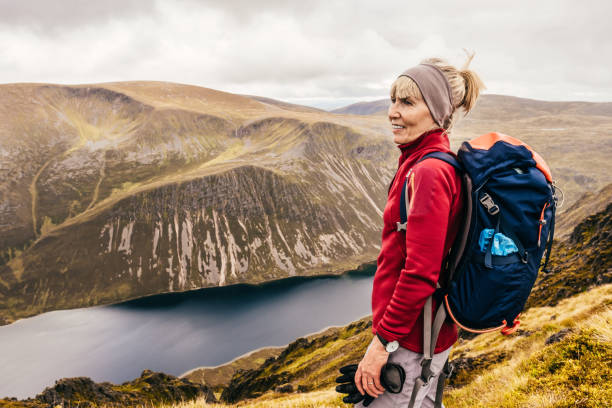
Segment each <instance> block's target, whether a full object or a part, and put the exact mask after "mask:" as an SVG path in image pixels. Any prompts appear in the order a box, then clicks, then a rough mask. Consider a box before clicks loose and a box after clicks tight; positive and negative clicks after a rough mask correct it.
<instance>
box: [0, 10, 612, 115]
mask: <svg viewBox="0 0 612 408" xmlns="http://www.w3.org/2000/svg"><path fill="white" fill-rule="evenodd" d="M611 5H612V2H610V1H606V0H602V1H584V2H578V1H576V0H568V1H565V0H554V1H539V0H538V1H536V0H529V1H522V0H521V1H512V2H508V1H506V2H497V1H490V0H488V1H470V0H464V1H460V2H459V1H450V0H449V1H421V2H414V1H408V0H401V1H384V0H381V1H372V0H363V1H362V0H343V1H334V0H321V1H317V0H313V1H309V0H302V1H290V0H221V1H201V0H174V1H163V0H157V1H155V0H105V1H101V2H93V1H85V0H83V1H80V0H55V1H48V0H38V1H33V0H18V1H17V0H0V83H12V82H46V83H63V84H83V83H97V82H109V81H126V80H160V81H172V82H180V83H187V84H194V85H200V86H205V87H209V88H214V89H219V90H223V91H228V92H235V93H244V94H254V95H261V96H267V97H272V98H277V99H282V100H286V101H291V102H295V103H301V104H304V105H312V106H318V107H323V108H332V107H338V106H342V105H346V104H348V103H352V102H356V101H362V100H374V99H380V98H384V97H387V95H388V88H389V85H390V84H391V82H393V79H394V78H395V77H396V76H397V75H398V74H399V73H400V72H402V71H403V70H404V69H406V68H408V67H410V66H413V65H415V64H418V63H419V62H420V61H421V60H422V59H424V58H427V57H431V56H438V57H442V58H445V59H447V60H448V61H449V62H451V63H453V64H455V65H461V64H462V63H463V61H464V59H465V58H464V56H465V53H464V51H463V48H467V49H469V50H473V51H475V52H476V56H475V58H474V60H473V62H472V65H471V67H472V68H473V69H474V70H475V71H476V72H477V73H478V74H479V75H480V76H481V78H482V79H483V80H484V82H485V84H486V85H487V93H499V94H506V95H515V96H521V97H528V98H535V99H543V100H585V101H612V74H611V73H610V72H611V67H612V45H611V38H612V29H611V28H610V27H611V23H610V18H611V16H612V6H611Z"/></svg>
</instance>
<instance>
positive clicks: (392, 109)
mask: <svg viewBox="0 0 612 408" xmlns="http://www.w3.org/2000/svg"><path fill="white" fill-rule="evenodd" d="M387 113H388V115H389V119H397V118H399V112H398V111H397V106H396V104H395V103H392V104H390V105H389V110H388V112H387Z"/></svg>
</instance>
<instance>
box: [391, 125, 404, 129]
mask: <svg viewBox="0 0 612 408" xmlns="http://www.w3.org/2000/svg"><path fill="white" fill-rule="evenodd" d="M391 127H392V128H393V129H404V126H400V125H391Z"/></svg>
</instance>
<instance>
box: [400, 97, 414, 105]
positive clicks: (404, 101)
mask: <svg viewBox="0 0 612 408" xmlns="http://www.w3.org/2000/svg"><path fill="white" fill-rule="evenodd" d="M400 101H402V103H404V104H406V105H412V102H410V99H408V98H402V99H400Z"/></svg>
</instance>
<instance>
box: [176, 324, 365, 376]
mask: <svg viewBox="0 0 612 408" xmlns="http://www.w3.org/2000/svg"><path fill="white" fill-rule="evenodd" d="M370 316H372V314H371V313H370V314H367V315H363V316H361V317H359V318H357V319H356V320H353V321H354V322H355V321H359V320H362V319H365V318H367V317H370ZM351 323H352V322H349V323H347V324H351ZM344 326H346V324H345V325H340V326H327V327H324V328H322V329H321V330H319V331H316V332H311V333H307V334H304V335H302V336H300V337H296V338H295V339H294V340H293V341H291V342H289V343H287V344H285V345H281V346H263V347H259V348H257V349H255V350H251V351H248V352H246V353H244V354H242V355H239V356H237V357H235V358H233V359H231V360H229V361H226V362H225V363H222V364H219V365H216V366H200V367H196V368H192V369H191V370H189V371H186V372H184V373H183V374H181V375H179V376H177V377H178V378H183V377H185V376H187V375H189V374H191V373H192V372H194V371H196V370H204V369H215V368H220V367H223V366H226V365H228V364H231V363H233V362H235V361H236V360H240V359H241V358H246V357H249V356H250V355H252V354H254V353H256V352H258V351H261V350H266V349H274V348H280V349H284V348H287V347H288V346H289V344H291V343H293V342H294V341H295V340H297V339H300V338H307V337H311V336H315V335H317V334H321V333H323V332H325V331H327V330H329V329H338V328H341V327H344Z"/></svg>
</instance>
